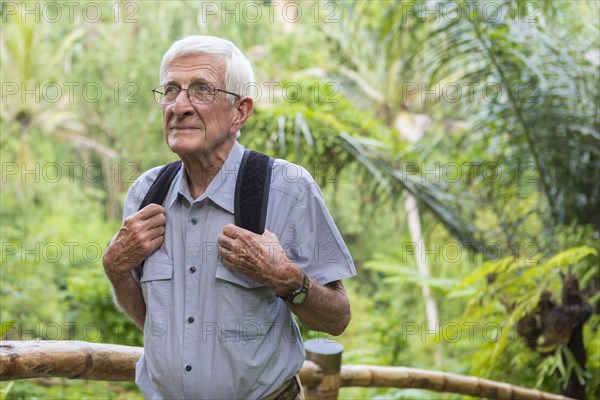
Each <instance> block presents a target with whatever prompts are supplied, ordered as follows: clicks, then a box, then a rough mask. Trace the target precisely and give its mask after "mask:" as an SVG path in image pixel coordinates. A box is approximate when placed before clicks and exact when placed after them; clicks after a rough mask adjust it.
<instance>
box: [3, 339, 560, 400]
mask: <svg viewBox="0 0 600 400" xmlns="http://www.w3.org/2000/svg"><path fill="white" fill-rule="evenodd" d="M305 347H306V351H307V360H306V361H305V362H304V365H303V367H302V370H301V371H300V379H301V380H302V383H303V384H304V385H305V386H306V398H307V399H314V400H317V399H318V400H324V399H337V397H338V392H339V388H340V387H394V388H419V389H426V390H432V391H437V392H447V393H458V394H465V395H470V396H475V397H483V398H490V399H522V400H542V399H543V400H567V398H566V397H564V396H560V395H556V394H552V393H546V392H541V391H539V390H533V389H527V388H522V387H518V386H513V385H509V384H506V383H501V382H495V381H490V380H487V379H481V378H477V377H472V376H464V375H457V374H450V373H446V372H438V371H428V370H422V369H417V368H406V367H380V366H372V365H343V366H342V365H341V356H342V346H341V345H340V344H338V343H336V342H333V341H331V340H324V339H321V340H309V341H306V342H305ZM143 351H144V350H143V349H142V348H140V347H130V346H121V345H113V344H103V343H89V342H81V341H57V342H45V341H2V342H0V380H2V381H6V380H17V379H31V378H47V377H63V378H69V379H93V380H103V381H132V380H133V379H134V377H135V363H136V361H137V360H138V359H139V357H140V356H141V355H142V354H143Z"/></svg>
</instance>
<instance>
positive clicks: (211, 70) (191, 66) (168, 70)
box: [162, 53, 226, 84]
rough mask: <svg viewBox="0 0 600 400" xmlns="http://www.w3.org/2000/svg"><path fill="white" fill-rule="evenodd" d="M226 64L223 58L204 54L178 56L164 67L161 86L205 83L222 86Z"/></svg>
mask: <svg viewBox="0 0 600 400" xmlns="http://www.w3.org/2000/svg"><path fill="white" fill-rule="evenodd" d="M225 70H226V63H225V59H224V58H223V57H219V56H218V55H214V54H206V53H188V54H182V55H178V56H176V57H175V58H173V59H172V60H171V61H169V62H168V63H167V64H166V65H165V71H164V72H165V74H164V77H163V82H162V83H163V84H165V83H169V82H173V81H175V82H180V81H181V83H186V82H191V81H206V82H213V83H217V84H222V83H224V81H225Z"/></svg>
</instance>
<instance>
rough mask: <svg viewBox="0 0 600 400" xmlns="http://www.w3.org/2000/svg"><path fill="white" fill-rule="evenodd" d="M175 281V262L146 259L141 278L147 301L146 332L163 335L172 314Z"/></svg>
mask: <svg viewBox="0 0 600 400" xmlns="http://www.w3.org/2000/svg"><path fill="white" fill-rule="evenodd" d="M172 282H173V263H172V262H171V261H170V260H167V259H165V260H162V259H153V260H146V263H145V264H144V273H143V275H142V277H141V279H140V283H141V284H142V292H143V294H144V300H145V301H146V322H145V324H144V332H150V334H151V335H154V336H162V335H163V334H164V333H165V331H166V329H167V324H168V317H169V315H170V314H171V313H170V312H169V308H170V306H171V296H172V293H173V291H172V290H171V289H172V288H171V284H172Z"/></svg>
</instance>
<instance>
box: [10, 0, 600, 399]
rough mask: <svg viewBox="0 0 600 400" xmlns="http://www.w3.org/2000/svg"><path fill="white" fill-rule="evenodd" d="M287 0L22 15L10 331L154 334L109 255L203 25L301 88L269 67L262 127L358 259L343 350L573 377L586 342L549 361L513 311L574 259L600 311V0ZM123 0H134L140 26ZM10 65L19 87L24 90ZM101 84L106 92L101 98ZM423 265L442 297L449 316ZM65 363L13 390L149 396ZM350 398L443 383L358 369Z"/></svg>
mask: <svg viewBox="0 0 600 400" xmlns="http://www.w3.org/2000/svg"><path fill="white" fill-rule="evenodd" d="M275 3H276V2H259V4H257V3H256V2H240V3H239V6H240V7H239V8H240V9H242V8H243V7H244V6H245V5H247V4H251V5H252V6H253V7H254V6H257V7H259V8H260V10H261V12H262V15H263V18H262V19H260V20H259V21H251V20H250V19H249V18H240V20H239V21H235V23H232V21H231V20H229V21H224V20H223V18H225V17H224V16H223V15H219V14H217V15H215V16H210V15H207V14H203V13H202V10H206V8H204V9H203V7H205V6H206V3H203V2H198V1H186V2H182V1H170V2H115V3H114V4H113V3H104V2H100V3H99V4H100V6H101V7H102V10H103V15H102V18H101V19H100V20H99V21H97V22H95V23H89V22H88V21H85V20H84V19H83V17H82V15H81V13H79V11H81V10H80V8H78V7H76V8H75V11H76V12H75V14H74V20H73V21H69V20H68V18H66V16H67V13H66V10H67V7H66V6H65V7H63V14H64V15H63V18H61V19H60V20H59V21H58V22H53V23H48V22H47V21H44V22H39V23H38V22H35V21H34V18H33V16H32V15H29V16H27V15H23V14H22V11H23V10H22V9H21V10H19V13H17V14H10V15H9V14H2V18H3V21H2V38H1V40H0V43H1V47H0V51H1V59H2V66H1V71H2V81H3V88H2V92H3V93H2V95H3V96H7V97H6V99H7V100H6V101H4V98H3V101H2V102H1V103H0V132H1V135H0V156H1V159H2V164H3V170H2V191H1V207H0V220H1V242H2V248H1V249H0V252H1V253H0V257H1V258H2V263H1V265H0V278H1V286H0V303H1V304H2V307H1V308H0V321H1V322H2V329H3V332H0V336H2V334H5V339H8V340H13V339H21V338H23V339H30V340H31V339H35V338H41V339H71V338H72V339H77V340H89V341H96V342H108V343H121V344H128V345H141V343H142V334H141V332H139V330H138V329H137V328H135V327H134V326H133V324H132V323H131V322H130V321H129V320H128V319H127V318H126V317H125V316H124V315H123V314H122V313H120V312H118V311H117V310H116V308H115V306H114V305H113V301H112V298H111V293H110V286H109V283H108V281H107V279H106V278H105V276H104V273H103V269H102V265H101V262H100V256H101V252H102V250H103V249H104V247H105V245H106V243H107V242H108V240H109V239H110V237H111V236H112V235H113V234H114V232H116V230H117V229H118V227H119V226H120V217H121V209H122V202H123V199H124V196H125V192H126V190H127V188H128V187H129V186H130V185H131V184H132V183H133V181H134V180H135V178H136V177H137V176H138V175H139V174H140V173H141V172H143V171H145V170H146V169H148V168H150V167H153V166H156V165H159V164H164V163H166V162H168V161H170V160H173V159H175V158H176V155H174V154H172V153H171V152H170V151H169V150H168V149H167V147H166V146H165V144H164V138H163V136H162V133H161V124H160V120H161V109H160V107H159V106H157V105H156V104H155V103H154V101H153V99H152V97H151V93H150V89H151V88H153V87H155V86H156V85H157V84H158V66H159V64H160V60H161V56H162V54H163V52H164V51H165V50H166V49H167V48H168V47H169V45H170V44H171V43H172V42H173V40H175V39H178V38H180V37H182V36H185V35H188V34H214V35H220V36H224V37H228V38H230V39H232V40H233V41H235V42H236V43H237V44H238V45H239V46H240V48H241V49H242V50H243V51H244V52H245V53H246V54H248V56H249V58H250V60H251V62H252V63H253V65H254V67H255V72H256V76H257V81H258V82H259V83H260V82H262V83H266V82H276V83H278V85H277V86H275V88H276V89H275V91H274V93H268V90H267V89H266V88H267V86H266V85H262V92H261V97H260V98H257V102H256V106H255V109H254V113H253V115H252V117H251V118H250V120H249V121H248V122H247V124H246V126H245V127H244V129H243V131H242V136H241V137H240V142H242V143H243V144H244V145H246V146H248V147H251V148H254V149H257V150H261V151H264V152H266V153H268V154H270V155H273V156H276V157H284V158H286V159H289V160H291V161H294V162H297V163H299V164H301V165H303V166H304V167H306V168H307V169H308V170H309V172H311V174H312V175H313V176H314V177H315V179H316V180H317V181H318V182H319V184H320V185H321V187H322V188H323V190H324V196H325V199H326V201H327V204H328V206H329V208H330V211H331V212H332V214H333V216H334V219H335V220H336V222H337V224H338V226H339V228H340V230H341V231H342V234H343V236H344V238H345V239H346V241H347V243H348V246H349V248H350V250H351V254H352V255H353V258H354V260H355V263H356V265H357V268H358V271H359V276H358V277H357V278H356V279H353V280H350V281H349V282H347V283H346V286H347V290H348V293H349V296H350V299H351V302H352V306H353V321H352V324H351V325H350V327H349V328H348V331H347V332H346V333H344V334H343V335H342V336H341V337H339V338H338V339H339V341H340V342H341V343H342V344H344V346H345V352H344V362H345V363H353V364H373V365H405V366H414V367H420V368H427V369H436V370H444V371H449V372H455V373H463V374H476V375H479V376H483V377H486V378H489V379H498V380H501V381H506V382H509V383H513V384H520V385H523V386H528V387H539V388H541V389H545V390H549V391H556V390H557V388H558V387H559V386H558V385H559V384H560V383H561V377H564V376H566V375H567V372H568V370H569V369H570V368H571V369H577V368H578V367H577V366H575V365H574V364H572V363H570V362H569V355H568V354H563V353H561V354H563V355H562V356H561V357H559V356H557V355H553V356H549V357H546V358H544V359H542V360H540V358H539V357H538V356H537V355H535V354H533V353H531V352H529V351H528V349H527V348H526V346H525V345H524V344H523V343H522V342H521V341H520V340H519V339H518V337H517V335H516V332H515V330H514V328H513V327H514V324H515V322H516V321H518V319H519V318H520V316H522V315H524V314H525V313H526V312H527V311H529V310H531V309H532V308H533V307H535V304H536V302H537V300H538V299H539V293H540V292H541V291H542V290H544V289H545V290H550V291H552V292H553V293H557V292H558V290H559V287H560V284H559V279H558V276H557V274H556V271H557V270H562V271H563V272H564V271H567V270H568V271H569V272H571V273H573V274H575V275H576V276H577V277H578V278H579V281H580V284H581V289H582V293H583V295H584V297H586V299H587V300H588V301H589V302H590V303H591V304H593V305H594V306H595V307H596V310H598V309H599V308H598V307H599V304H600V283H599V282H600V276H599V272H598V269H597V268H596V267H597V260H598V259H597V251H598V242H597V240H598V221H600V214H599V210H600V207H598V202H599V199H600V183H599V182H600V169H599V168H598V156H599V153H598V147H599V144H600V142H599V141H600V134H599V132H600V120H599V119H598V113H597V105H598V99H599V93H600V86H599V85H598V79H597V78H598V71H599V70H598V68H599V64H598V61H597V48H598V43H599V42H598V31H599V29H598V21H596V20H595V19H594V18H593V16H595V15H597V14H598V5H597V3H596V2H594V1H581V2H561V1H515V2H511V1H502V2H500V3H501V4H500V3H498V4H500V5H501V6H502V7H504V9H505V10H508V11H510V12H508V13H506V14H503V17H502V18H499V19H497V20H494V19H492V18H489V17H486V14H485V12H484V9H483V8H484V7H485V6H486V3H485V2H468V1H449V2H447V3H446V2H444V1H441V2H439V4H440V7H439V8H440V9H444V6H445V5H447V4H450V5H451V7H452V4H454V5H457V6H460V7H464V8H468V9H469V10H471V14H470V15H469V16H470V17H469V18H467V17H463V18H457V19H451V18H438V21H435V20H432V16H431V14H427V13H423V12H422V10H423V8H422V7H423V5H425V4H426V3H431V2H425V1H421V0H419V1H413V2H401V1H388V2H366V1H356V2H299V3H297V6H298V7H300V9H301V10H302V15H303V17H302V18H300V19H299V20H298V21H297V22H293V23H289V21H287V22H286V21H285V19H284V18H281V15H279V14H280V13H281V8H278V7H281V5H279V6H278V5H277V4H275ZM14 4H17V3H14ZM19 4H20V3H19ZM43 4H50V3H44V2H41V3H40V5H43ZM56 4H58V5H62V4H63V3H62V2H57V3H56ZM219 4H220V5H223V4H225V3H219ZM232 4H233V3H232ZM111 5H120V6H121V12H122V13H121V14H120V16H119V17H120V18H119V21H118V22H115V14H114V13H113V11H111V10H109V9H108V7H109V6H111ZM130 6H135V7H134V8H131V7H130ZM319 6H321V7H320V8H319ZM2 7H3V8H2V10H3V11H4V12H6V11H7V7H8V4H7V3H6V2H3V3H2ZM125 7H129V8H125ZM132 10H134V11H135V12H134V13H131V11H132ZM317 10H319V14H316V13H317ZM532 10H533V11H534V12H533V13H532ZM488 12H489V10H488ZM269 15H275V16H276V18H275V19H274V20H271V19H270V18H269V17H267V16H269ZM428 15H429V17H428ZM464 15H465V16H466V14H464ZM127 16H128V17H129V20H128V21H127V22H126V21H125V17H127ZM240 16H241V15H238V17H240ZM516 16H519V17H528V18H529V17H531V18H530V19H527V20H524V18H516ZM228 18H234V16H232V15H230V16H229V17H228ZM595 52H596V53H595ZM69 82H70V83H72V84H75V85H76V86H74V88H75V90H74V91H73V92H72V93H69V91H68V87H67V86H65V83H69ZM11 83H16V84H17V86H18V90H19V93H18V94H16V95H9V94H8V92H9V90H8V89H10V88H12V87H9V86H6V85H7V84H8V85H10V84H11ZM52 83H58V84H59V85H60V86H61V87H62V94H61V96H60V98H58V99H54V98H52V94H53V93H52V92H51V91H42V90H40V91H39V92H40V93H41V94H40V96H39V98H34V97H35V96H34V95H31V94H30V95H23V94H22V93H21V92H20V91H21V90H22V89H23V88H27V89H32V88H34V87H36V84H39V86H40V88H43V87H44V85H46V86H47V85H51V84H52ZM86 84H91V85H92V86H97V87H100V88H101V91H102V96H100V97H99V98H98V99H97V100H94V101H91V100H90V99H89V98H86V97H85V96H84V95H83V91H82V88H83V86H84V85H86ZM469 84H473V85H474V84H477V85H478V86H477V87H478V88H479V89H480V88H482V87H483V86H486V85H488V86H490V85H492V86H493V87H499V88H500V90H501V93H502V97H501V98H500V99H498V101H496V100H494V99H490V98H486V97H485V96H483V92H482V91H481V90H479V89H478V90H476V93H475V94H476V96H475V97H474V98H469V97H468V96H467V95H466V88H468V86H466V85H469ZM411 85H413V86H411ZM414 85H416V86H414ZM422 85H424V86H422ZM448 85H450V86H448ZM452 85H455V86H456V85H458V86H459V87H462V88H463V96H462V97H461V98H460V99H459V100H457V101H450V100H449V99H448V97H447V96H446V97H444V93H446V94H447V95H448V94H449V92H443V91H440V90H438V92H437V96H436V95H433V96H432V95H429V96H427V95H424V91H425V90H427V89H429V90H434V91H435V88H436V87H438V88H443V87H451V86H452ZM415 87H416V91H415ZM284 88H285V90H284ZM90 93H91V92H90ZM270 94H273V96H272V97H271V96H270ZM23 96H25V97H23ZM440 97H441V99H440ZM406 121H412V122H413V123H412V125H411V123H406ZM415 121H425V122H424V128H423V136H422V137H420V138H419V140H417V141H409V140H406V139H405V137H407V134H411V133H414V132H413V131H414V130H415V129H414V126H416V125H418V124H416V123H414V122H415ZM409 136H410V135H409ZM56 165H58V168H60V171H61V172H62V175H61V176H60V177H56V176H55V175H53V174H52V172H53V171H54V170H52V168H53V166H54V168H55V167H56ZM68 165H75V167H74V168H73V169H72V170H69V167H68ZM82 167H85V168H82ZM11 168H17V170H16V172H15V173H12V172H11V171H12V170H11ZM36 168H37V169H36ZM55 169H56V168H55ZM24 170H27V171H30V172H29V173H24ZM31 171H33V172H31ZM449 173H450V175H449ZM453 173H454V175H456V176H458V177H457V178H456V179H453V176H454V175H453ZM404 193H410V194H412V195H413V196H414V198H416V199H417V201H418V206H419V210H420V218H421V223H422V226H423V236H424V244H423V245H424V246H426V250H427V251H428V253H427V254H428V262H429V266H430V270H431V277H429V278H423V277H421V275H420V274H419V273H417V268H416V260H415V251H414V246H415V243H413V242H412V239H411V237H410V235H409V233H408V232H407V229H406V225H407V221H406V212H405V211H404V209H403V208H402V204H403V201H402V200H403V194H404ZM411 246H412V247H411ZM457 249H458V250H457ZM453 252H455V253H457V254H455V253H453ZM492 277H493V279H491V278H492ZM424 284H427V285H428V286H429V287H430V288H431V290H432V296H433V298H434V300H435V301H436V302H437V303H438V308H439V315H440V321H439V329H437V330H436V331H435V332H431V331H428V329H427V324H426V316H425V311H424V310H425V307H426V304H425V301H424V299H423V294H422V290H421V286H422V285H424ZM8 321H14V324H13V325H10V324H9V323H8ZM599 322H600V321H599V317H598V314H594V315H593V316H592V318H591V319H590V321H588V323H587V324H586V325H585V327H584V336H585V339H586V349H587V352H588V363H587V371H588V372H587V373H588V374H589V377H587V378H586V379H588V381H587V382H588V388H589V390H588V392H589V393H590V396H591V398H594V396H596V397H597V396H598V393H599V392H598V390H600V389H599V388H600V347H599V346H600V344H599V342H598V340H594V339H597V337H598V326H599V325H598V324H599ZM57 326H58V327H59V328H60V330H57V329H55V328H56V327H57ZM303 335H304V337H306V338H308V337H319V335H320V334H318V333H315V332H309V331H307V330H305V329H304V328H303ZM560 351H561V352H563V351H564V350H562V349H561V350H560ZM563 360H567V361H566V363H565V362H563ZM561 363H562V364H561ZM524 371H526V373H525V372H524ZM531 371H535V373H532V372H531ZM580 375H581V376H582V377H583V374H580ZM66 382H67V381H64V380H57V381H56V382H55V384H54V385H53V386H52V387H49V388H44V387H42V386H39V385H35V384H32V383H30V382H17V383H16V384H14V385H13V384H12V383H9V384H8V386H4V387H3V389H1V390H2V391H1V392H0V393H2V394H1V395H2V396H3V397H2V399H4V398H5V397H6V396H7V393H8V398H15V399H16V398H33V397H39V398H43V397H46V398H92V397H94V396H97V394H98V393H105V394H106V397H107V398H134V397H136V396H137V397H140V394H139V393H138V392H137V391H136V390H135V388H134V385H133V384H124V385H117V386H118V387H115V386H114V385H113V384H108V383H98V382H83V381H80V382H77V381H76V382H69V384H66ZM71 383H73V384H71ZM11 386H12V387H11ZM9 391H10V393H9ZM341 397H342V398H381V399H383V398H386V399H387V398H389V399H392V398H398V399H400V398H431V393H430V392H426V391H420V390H396V389H394V390H388V389H386V388H370V389H358V388H352V389H343V390H342V396H341ZM436 397H438V398H449V399H450V398H457V397H458V396H455V395H442V394H439V395H438V394H436Z"/></svg>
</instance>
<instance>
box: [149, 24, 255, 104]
mask: <svg viewBox="0 0 600 400" xmlns="http://www.w3.org/2000/svg"><path fill="white" fill-rule="evenodd" d="M188 54H208V55H211V56H214V57H215V58H216V59H219V60H222V61H223V62H224V63H225V90H227V91H230V92H233V93H237V94H239V95H240V96H243V97H244V96H249V95H250V94H249V93H250V89H251V87H252V85H253V84H254V71H253V70H252V65H251V64H250V61H248V59H247V58H246V56H244V54H242V52H241V51H240V49H238V48H237V47H236V45H235V44H233V43H232V42H230V41H229V40H226V39H221V38H218V37H215V36H201V35H194V36H188V37H186V38H183V39H180V40H178V41H176V42H175V43H173V44H172V45H171V48H169V50H167V52H166V53H165V55H164V56H163V59H162V62H161V64H160V82H161V83H162V82H163V79H164V77H165V75H166V73H167V67H168V66H169V64H170V63H171V62H172V61H173V60H174V59H176V58H177V57H181V56H184V55H188ZM227 99H228V100H229V102H230V103H231V104H233V103H235V101H236V100H237V98H236V97H235V96H232V95H229V94H228V95H227Z"/></svg>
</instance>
